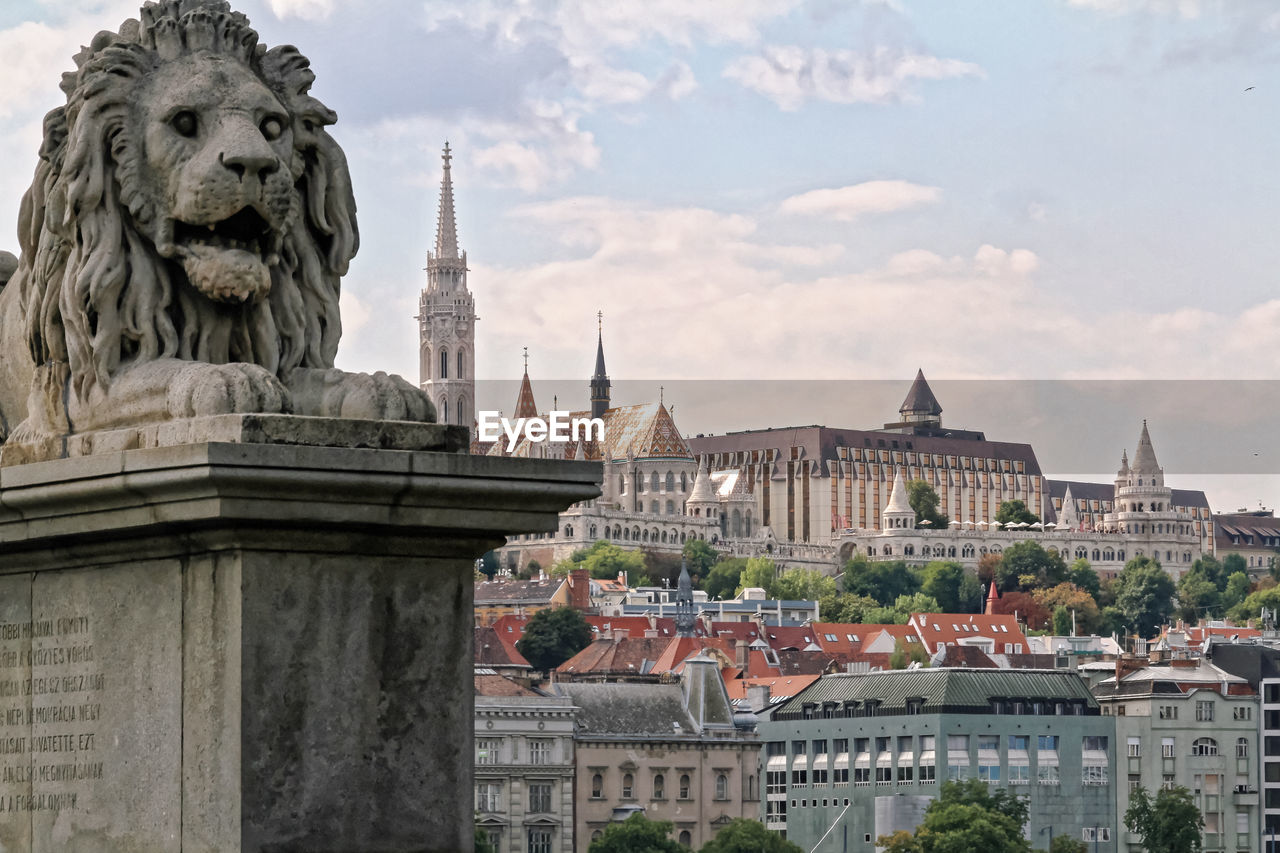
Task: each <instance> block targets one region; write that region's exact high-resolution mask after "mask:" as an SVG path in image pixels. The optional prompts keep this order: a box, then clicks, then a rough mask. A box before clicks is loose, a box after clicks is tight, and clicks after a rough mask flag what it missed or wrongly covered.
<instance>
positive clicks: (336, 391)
mask: <svg viewBox="0 0 1280 853" xmlns="http://www.w3.org/2000/svg"><path fill="white" fill-rule="evenodd" d="M326 397H327V398H328V399H327V400H326V403H328V407H332V408H333V409H334V413H335V414H336V415H337V416H338V417H342V418H365V419H370V420H388V421H434V420H435V419H436V412H435V407H434V406H432V405H431V399H430V398H429V397H428V396H427V395H426V393H425V392H424V391H422V390H421V389H419V388H416V387H414V386H413V385H410V384H409V383H408V382H406V381H405V380H403V379H401V378H400V377H399V376H391V375H388V374H386V373H383V372H382V371H378V372H377V373H348V374H346V375H345V376H343V377H342V380H341V381H340V382H338V383H337V384H336V385H335V386H334V387H333V388H331V389H330V390H329V393H328V394H326Z"/></svg>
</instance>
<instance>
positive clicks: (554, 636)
mask: <svg viewBox="0 0 1280 853" xmlns="http://www.w3.org/2000/svg"><path fill="white" fill-rule="evenodd" d="M591 636H592V635H591V626H590V625H589V624H587V620H586V619H583V618H582V614H581V613H579V612H578V611H576V610H574V609H573V608H572V607H553V608H550V609H548V610H539V611H538V612H537V613H535V614H533V616H531V617H530V618H529V621H528V622H527V623H526V624H525V626H524V636H523V637H521V638H520V639H519V641H517V642H516V649H517V650H519V652H520V654H522V655H524V657H525V660H527V661H529V663H530V664H531V665H532V666H533V668H534V669H538V670H542V671H543V672H549V671H550V670H553V669H555V668H556V667H557V666H559V665H560V664H562V663H564V662H565V661H567V660H568V659H569V658H571V657H573V656H574V655H576V654H577V653H578V652H580V651H582V650H583V649H585V648H586V647H587V646H589V645H590V644H591Z"/></svg>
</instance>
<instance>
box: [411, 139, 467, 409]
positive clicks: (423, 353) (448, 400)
mask: <svg viewBox="0 0 1280 853" xmlns="http://www.w3.org/2000/svg"><path fill="white" fill-rule="evenodd" d="M452 157H453V155H452V154H451V153H450V151H449V144H448V143H447V142H446V143H445V146H444V154H443V155H442V158H443V160H444V174H443V177H442V178H441V179H440V210H439V219H438V222H437V225H436V242H435V251H433V252H428V253H427V286H426V288H424V289H423V291H422V293H421V295H420V296H419V299H418V317H417V320H418V335H419V343H418V376H419V380H418V381H419V385H420V387H421V388H422V390H424V391H426V392H427V393H428V394H429V395H430V397H431V400H432V402H433V403H435V406H436V417H437V418H438V419H439V421H440V423H449V424H463V425H465V426H471V425H472V424H473V423H475V419H476V414H475V405H476V381H475V377H476V374H475V352H476V344H475V341H476V320H477V319H479V318H477V317H476V306H475V300H474V299H473V298H472V296H471V291H469V290H468V289H467V253H466V252H462V253H461V254H459V253H458V230H457V225H456V224H455V222H454V214H453V179H452V177H451V176H450V171H449V161H450V160H451V159H452Z"/></svg>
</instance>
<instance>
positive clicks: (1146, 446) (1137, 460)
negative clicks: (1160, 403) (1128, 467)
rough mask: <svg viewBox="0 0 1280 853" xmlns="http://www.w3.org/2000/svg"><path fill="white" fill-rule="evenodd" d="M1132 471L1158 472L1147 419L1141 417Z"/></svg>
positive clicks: (1158, 466)
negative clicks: (1140, 428) (1140, 427)
mask: <svg viewBox="0 0 1280 853" xmlns="http://www.w3.org/2000/svg"><path fill="white" fill-rule="evenodd" d="M1133 471H1134V473H1137V474H1152V475H1154V474H1158V473H1160V463H1159V462H1157V461H1156V450H1155V448H1154V447H1152V445H1151V434H1150V433H1148V432H1147V419H1146V418H1143V419H1142V435H1140V436H1138V449H1137V450H1135V451H1134V452H1133Z"/></svg>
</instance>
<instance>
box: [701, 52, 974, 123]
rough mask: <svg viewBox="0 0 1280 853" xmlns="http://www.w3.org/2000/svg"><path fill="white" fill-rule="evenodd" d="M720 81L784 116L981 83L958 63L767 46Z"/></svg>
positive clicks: (740, 61)
mask: <svg viewBox="0 0 1280 853" xmlns="http://www.w3.org/2000/svg"><path fill="white" fill-rule="evenodd" d="M724 76H725V77H727V78H729V79H730V80H734V81H736V82H738V83H740V84H741V85H743V86H745V87H746V88H748V89H751V90H753V91H755V92H759V93H760V94H761V95H764V96H765V97H766V98H769V99H770V100H772V101H773V102H774V103H776V104H777V105H778V106H779V107H781V108H782V109H784V110H797V109H799V108H800V107H801V106H802V105H803V104H804V102H805V101H806V100H810V99H813V100H819V101H831V102H834V103H838V104H853V103H867V104H886V103H893V102H897V101H904V100H910V99H912V98H913V97H914V95H913V93H912V89H911V84H912V83H913V82H915V81H917V80H943V79H947V78H952V77H982V76H985V75H984V72H983V71H982V68H981V67H979V66H978V65H976V64H975V63H972V62H965V61H962V60H958V59H940V58H938V57H936V56H928V55H925V54H919V53H903V52H901V51H898V50H894V49H891V48H888V47H877V48H875V49H873V50H870V51H867V52H863V53H857V52H854V51H851V50H830V51H829V50H825V49H823V48H820V47H819V48H805V47H797V46H793V45H768V46H765V47H764V48H762V49H761V50H760V52H759V54H756V55H752V56H740V57H738V58H737V59H735V60H733V61H732V62H730V63H729V65H728V66H726V68H725V70H724Z"/></svg>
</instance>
